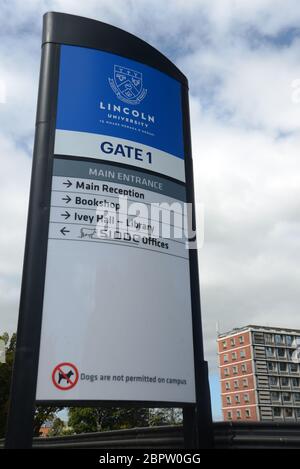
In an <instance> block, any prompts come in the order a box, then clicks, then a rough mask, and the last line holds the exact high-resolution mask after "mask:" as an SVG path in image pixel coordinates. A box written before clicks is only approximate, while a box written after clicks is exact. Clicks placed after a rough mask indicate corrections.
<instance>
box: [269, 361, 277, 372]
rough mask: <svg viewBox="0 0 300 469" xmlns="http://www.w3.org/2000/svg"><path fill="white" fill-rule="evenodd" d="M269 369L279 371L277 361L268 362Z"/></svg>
mask: <svg viewBox="0 0 300 469" xmlns="http://www.w3.org/2000/svg"><path fill="white" fill-rule="evenodd" d="M268 370H269V371H271V372H276V371H277V363H275V362H268Z"/></svg>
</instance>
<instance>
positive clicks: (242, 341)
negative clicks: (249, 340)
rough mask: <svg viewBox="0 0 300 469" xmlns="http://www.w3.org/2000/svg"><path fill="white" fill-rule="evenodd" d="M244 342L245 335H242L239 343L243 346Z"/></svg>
mask: <svg viewBox="0 0 300 469" xmlns="http://www.w3.org/2000/svg"><path fill="white" fill-rule="evenodd" d="M244 342H245V338H244V336H243V335H241V336H240V337H239V343H240V344H243V343H244Z"/></svg>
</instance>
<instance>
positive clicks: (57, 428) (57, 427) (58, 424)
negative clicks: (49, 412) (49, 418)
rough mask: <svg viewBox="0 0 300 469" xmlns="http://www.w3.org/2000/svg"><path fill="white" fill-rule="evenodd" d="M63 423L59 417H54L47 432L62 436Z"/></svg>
mask: <svg viewBox="0 0 300 469" xmlns="http://www.w3.org/2000/svg"><path fill="white" fill-rule="evenodd" d="M64 430H65V424H64V422H63V421H62V420H61V419H60V418H59V417H55V418H54V420H53V424H52V428H51V430H50V432H49V436H62V435H65V431H64Z"/></svg>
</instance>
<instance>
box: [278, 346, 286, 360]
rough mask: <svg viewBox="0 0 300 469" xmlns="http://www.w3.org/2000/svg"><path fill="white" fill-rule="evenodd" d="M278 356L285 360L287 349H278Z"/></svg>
mask: <svg viewBox="0 0 300 469" xmlns="http://www.w3.org/2000/svg"><path fill="white" fill-rule="evenodd" d="M277 356H278V358H285V349H284V348H278V349H277Z"/></svg>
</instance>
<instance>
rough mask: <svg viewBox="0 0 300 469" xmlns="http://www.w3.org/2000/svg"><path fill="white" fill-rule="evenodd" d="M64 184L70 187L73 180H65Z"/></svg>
mask: <svg viewBox="0 0 300 469" xmlns="http://www.w3.org/2000/svg"><path fill="white" fill-rule="evenodd" d="M63 185H64V186H67V188H68V189H69V187H71V186H72V183H71V181H69V179H67V182H63Z"/></svg>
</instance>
